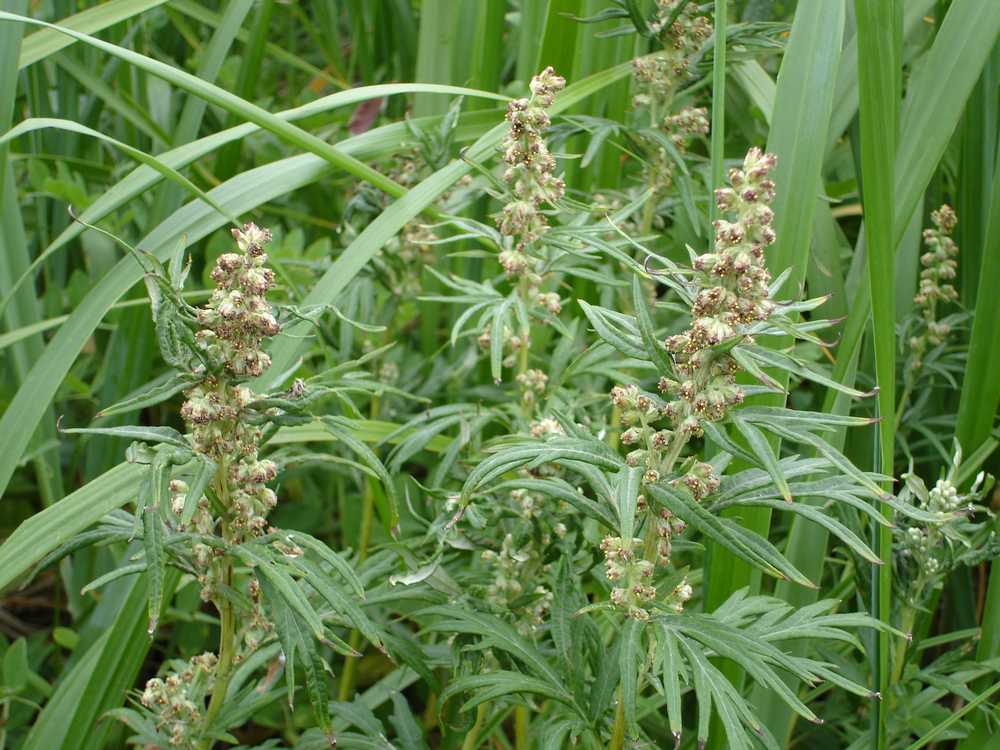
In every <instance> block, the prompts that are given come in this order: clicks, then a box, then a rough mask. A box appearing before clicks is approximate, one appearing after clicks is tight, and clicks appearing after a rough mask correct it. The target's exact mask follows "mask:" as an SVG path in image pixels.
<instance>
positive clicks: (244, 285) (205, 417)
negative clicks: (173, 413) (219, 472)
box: [181, 224, 279, 534]
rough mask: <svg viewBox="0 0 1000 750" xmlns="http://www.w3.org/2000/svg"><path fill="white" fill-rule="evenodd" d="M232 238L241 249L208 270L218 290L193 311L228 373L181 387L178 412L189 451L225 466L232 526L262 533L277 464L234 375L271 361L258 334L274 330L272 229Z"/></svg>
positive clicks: (249, 395) (206, 343)
mask: <svg viewBox="0 0 1000 750" xmlns="http://www.w3.org/2000/svg"><path fill="white" fill-rule="evenodd" d="M233 237H234V238H235V240H236V244H237V247H238V249H239V250H240V252H239V253H225V254H223V255H221V256H220V257H219V259H218V261H217V262H216V265H215V268H214V269H213V271H212V278H213V279H214V280H215V283H216V288H215V291H214V292H213V293H212V297H211V299H210V301H209V303H208V304H207V305H206V306H205V307H204V308H202V309H200V310H199V311H198V320H199V322H200V323H201V324H202V325H203V326H204V328H203V329H202V330H200V331H199V332H198V333H197V339H198V341H199V342H200V343H201V345H202V346H203V347H204V348H205V350H206V352H207V353H208V354H209V356H210V357H211V358H212V359H214V360H215V361H217V362H219V364H220V365H221V366H222V369H223V371H224V372H225V373H226V375H228V376H229V377H226V376H225V375H219V376H216V375H212V374H205V375H204V377H203V379H202V381H201V382H200V383H199V384H198V385H196V386H194V387H193V388H191V389H189V390H188V391H187V392H186V393H185V395H186V397H187V400H186V401H185V402H184V404H183V405H182V406H181V416H182V417H183V418H184V421H185V422H186V423H187V425H188V430H189V432H190V434H191V437H192V441H193V443H194V447H195V450H197V451H198V452H199V453H203V454H205V455H207V456H208V457H210V458H211V459H212V460H213V461H215V462H216V463H218V464H220V465H223V466H225V467H226V472H227V479H228V487H229V488H230V494H229V497H225V498H222V499H223V502H224V503H225V504H226V506H227V511H228V512H229V513H230V517H229V519H228V520H229V528H230V530H231V532H237V533H238V532H246V533H250V534H261V533H263V531H264V530H265V528H266V526H267V521H266V517H267V514H268V512H269V511H270V510H271V508H273V507H274V505H275V495H274V492H273V491H272V490H271V489H270V488H268V487H267V486H266V484H267V483H268V482H270V481H272V480H273V479H274V478H275V476H276V475H277V466H276V465H275V464H274V462H272V461H268V460H261V459H259V458H258V455H257V452H258V448H259V445H260V438H261V431H260V429H259V428H258V427H256V426H255V425H252V424H248V423H247V421H246V420H245V419H244V413H245V411H246V409H247V408H248V407H249V406H250V405H251V403H252V402H253V400H254V395H253V392H252V391H251V390H250V389H249V388H248V387H247V386H245V385H240V384H239V383H238V382H233V380H236V381H238V380H239V379H242V378H245V377H255V376H257V375H260V374H261V373H262V372H263V371H264V369H265V368H266V367H268V366H269V365H270V363H271V362H270V358H269V357H268V355H267V354H266V353H265V352H264V351H262V350H261V346H262V344H263V341H264V339H266V338H268V337H270V336H274V335H276V334H277V333H278V331H279V327H278V323H277V321H276V320H275V318H274V314H273V311H272V309H271V306H270V304H269V303H268V302H267V299H266V296H265V295H266V293H267V291H268V290H269V289H270V288H271V287H272V286H273V284H274V273H273V271H271V269H269V268H267V267H266V266H265V263H266V261H267V256H266V255H265V254H264V250H263V246H264V244H266V243H267V242H269V241H270V239H271V233H270V232H269V231H268V230H266V229H261V228H259V227H257V226H256V225H254V224H246V225H244V226H243V228H242V229H234V230H233ZM230 378H232V380H230Z"/></svg>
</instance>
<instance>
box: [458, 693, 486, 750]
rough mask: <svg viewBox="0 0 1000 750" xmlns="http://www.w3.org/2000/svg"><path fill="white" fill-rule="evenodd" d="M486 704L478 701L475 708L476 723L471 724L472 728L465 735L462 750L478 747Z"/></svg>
mask: <svg viewBox="0 0 1000 750" xmlns="http://www.w3.org/2000/svg"><path fill="white" fill-rule="evenodd" d="M486 706H487V704H486V703H480V704H479V708H477V709H476V723H475V724H473V725H472V729H470V730H469V733H468V734H467V735H465V742H463V743H462V750H476V748H477V747H479V732H480V731H481V730H482V728H483V724H485V723H486Z"/></svg>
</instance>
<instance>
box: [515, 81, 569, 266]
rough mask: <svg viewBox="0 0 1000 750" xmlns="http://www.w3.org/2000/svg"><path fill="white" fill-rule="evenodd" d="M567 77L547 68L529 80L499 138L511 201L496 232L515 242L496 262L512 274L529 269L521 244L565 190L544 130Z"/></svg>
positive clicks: (534, 235)
mask: <svg viewBox="0 0 1000 750" xmlns="http://www.w3.org/2000/svg"><path fill="white" fill-rule="evenodd" d="M565 85H566V79H564V78H563V77H562V76H559V75H556V73H555V71H554V70H553V69H552V68H551V67H548V68H546V69H545V70H543V71H542V72H541V73H539V74H538V75H536V76H535V77H534V78H532V79H531V85H530V87H531V97H530V98H525V99H515V100H514V101H512V102H511V103H510V105H509V106H508V107H507V122H508V123H510V130H509V131H508V133H507V135H506V137H505V138H504V140H503V145H502V148H503V160H504V162H505V163H506V164H507V168H506V169H505V170H504V173H503V179H504V182H506V183H507V186H508V188H509V190H510V194H511V196H512V200H511V201H510V202H508V203H507V205H505V206H504V208H503V211H502V213H501V215H500V219H499V227H500V233H501V234H503V235H504V236H505V237H510V238H511V239H512V241H513V247H512V248H507V249H505V250H504V251H503V252H502V253H501V254H500V264H501V265H502V266H503V267H504V270H505V271H506V272H507V275H508V276H510V277H521V276H524V275H525V274H528V273H530V272H531V271H532V270H533V269H532V262H531V259H530V258H529V256H528V255H527V253H525V249H526V248H527V246H528V245H530V244H531V243H532V242H534V241H535V240H537V239H538V238H539V237H540V236H541V235H542V234H543V233H544V232H545V231H546V229H547V228H548V220H547V219H546V217H545V214H544V213H542V211H541V207H542V205H543V204H548V205H550V206H551V205H553V204H555V203H556V202H558V201H559V200H560V199H561V198H562V197H563V194H564V192H565V189H566V186H565V184H564V183H563V180H562V178H560V177H556V176H555V168H556V159H555V156H553V155H552V153H551V152H550V151H549V149H548V146H547V144H546V142H545V138H544V136H543V133H544V132H545V130H546V129H547V128H548V127H549V125H550V124H551V120H550V119H549V115H548V113H547V112H546V109H547V108H548V107H549V106H551V104H552V102H553V100H554V99H555V95H556V93H557V92H559V91H561V90H562V89H563V88H564V87H565Z"/></svg>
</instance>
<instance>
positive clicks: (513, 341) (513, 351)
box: [476, 326, 531, 367]
mask: <svg viewBox="0 0 1000 750" xmlns="http://www.w3.org/2000/svg"><path fill="white" fill-rule="evenodd" d="M476 341H477V342H478V343H479V347H480V348H481V349H485V350H487V351H489V348H490V345H491V344H492V341H493V334H492V332H491V328H490V327H487V328H486V329H485V330H484V331H483V332H482V333H481V334H479V337H478V338H477V339H476ZM526 346H531V339H530V338H529V337H527V336H525V335H523V334H522V335H520V336H518V335H515V334H514V332H513V331H512V330H511V329H510V327H509V326H504V328H503V348H504V358H503V361H502V364H503V366H504V367H513V366H514V365H515V364H517V358H518V355H519V354H520V352H521V349H522V348H524V347H526Z"/></svg>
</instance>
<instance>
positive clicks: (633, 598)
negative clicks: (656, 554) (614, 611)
mask: <svg viewBox="0 0 1000 750" xmlns="http://www.w3.org/2000/svg"><path fill="white" fill-rule="evenodd" d="M641 547H642V540H641V539H638V538H636V539H630V540H625V539H622V538H621V537H619V536H606V537H604V539H602V540H601V551H602V552H603V553H604V565H605V574H606V575H607V577H608V580H609V581H611V582H612V583H614V584H615V587H614V588H613V589H611V602H612V603H613V604H614V605H615V606H616V607H619V608H620V609H624V610H625V613H626V615H627V616H628V617H631V618H632V619H634V620H643V621H645V620H648V619H649V610H648V609H646V607H647V605H648V604H649V603H650V602H651V601H653V600H654V599H655V598H656V587H655V586H653V585H652V581H653V568H654V566H653V563H652V562H650V561H649V560H646V559H644V558H643V557H642V555H641V554H637V553H636V550H638V549H641Z"/></svg>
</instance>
